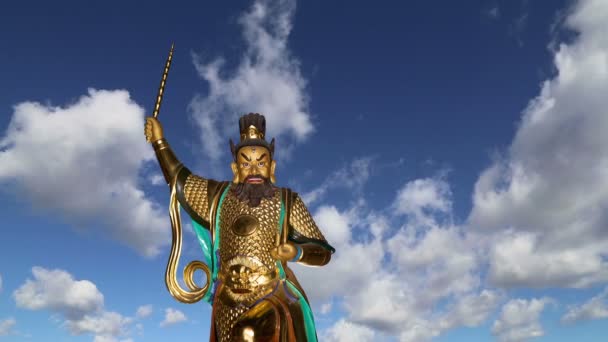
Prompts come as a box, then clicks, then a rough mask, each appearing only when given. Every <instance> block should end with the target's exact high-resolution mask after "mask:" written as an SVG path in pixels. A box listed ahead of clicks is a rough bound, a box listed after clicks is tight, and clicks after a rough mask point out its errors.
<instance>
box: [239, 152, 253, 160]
mask: <svg viewBox="0 0 608 342" xmlns="http://www.w3.org/2000/svg"><path fill="white" fill-rule="evenodd" d="M241 156H243V158H245V159H247V161H251V158H249V157H247V156H246V155H245V154H244V153H242V152H241Z"/></svg>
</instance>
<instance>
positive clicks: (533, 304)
mask: <svg viewBox="0 0 608 342" xmlns="http://www.w3.org/2000/svg"><path fill="white" fill-rule="evenodd" d="M552 302H553V300H552V299H549V298H541V299H536V298H534V299H531V300H525V299H512V300H510V301H509V302H508V303H506V304H505V305H504V306H503V307H502V311H501V314H500V317H499V318H498V319H497V320H496V321H495V322H494V325H493V326H492V334H494V335H495V336H496V337H497V338H498V339H499V340H500V341H504V342H516V341H526V340H528V339H530V338H533V337H540V336H543V335H544V331H543V328H542V326H541V325H540V322H539V318H540V315H541V313H542V311H543V309H544V308H545V306H546V305H547V304H549V303H552Z"/></svg>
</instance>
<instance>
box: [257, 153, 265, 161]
mask: <svg viewBox="0 0 608 342" xmlns="http://www.w3.org/2000/svg"><path fill="white" fill-rule="evenodd" d="M264 157H266V153H262V155H261V156H260V158H258V159H256V160H257V161H260V160H262V158H264Z"/></svg>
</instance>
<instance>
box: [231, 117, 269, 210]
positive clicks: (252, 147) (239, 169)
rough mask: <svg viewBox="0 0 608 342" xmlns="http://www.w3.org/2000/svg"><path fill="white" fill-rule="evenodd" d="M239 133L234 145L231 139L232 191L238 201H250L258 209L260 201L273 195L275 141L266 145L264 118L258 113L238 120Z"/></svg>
mask: <svg viewBox="0 0 608 342" xmlns="http://www.w3.org/2000/svg"><path fill="white" fill-rule="evenodd" d="M239 133H240V141H239V143H238V144H237V145H235V144H234V143H233V142H232V139H231V140H230V150H231V151H232V157H233V161H232V163H231V165H230V166H231V168H232V172H233V173H234V178H233V180H232V182H233V183H235V184H236V186H235V187H234V188H233V190H234V191H235V192H236V193H237V195H239V198H241V199H249V203H250V204H252V205H253V206H257V205H258V204H259V202H260V200H261V199H262V198H264V197H271V196H272V195H274V191H275V189H274V186H273V183H275V182H276V178H275V175H274V170H275V167H276V163H275V161H274V159H273V155H274V138H273V139H272V141H271V142H270V143H268V142H266V139H265V134H266V119H265V118H264V116H263V115H261V114H257V113H249V114H247V115H244V116H242V117H241V118H240V120H239Z"/></svg>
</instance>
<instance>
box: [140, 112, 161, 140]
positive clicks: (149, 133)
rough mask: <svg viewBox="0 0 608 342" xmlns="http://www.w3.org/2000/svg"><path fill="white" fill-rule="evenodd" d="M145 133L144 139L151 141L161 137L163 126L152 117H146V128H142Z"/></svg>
mask: <svg viewBox="0 0 608 342" xmlns="http://www.w3.org/2000/svg"><path fill="white" fill-rule="evenodd" d="M144 133H145V134H146V141H147V142H153V141H157V140H160V139H162V138H163V126H161V124H160V122H159V121H158V120H157V119H156V118H154V117H151V116H150V117H147V118H146V128H145V129H144Z"/></svg>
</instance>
